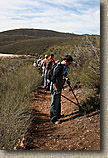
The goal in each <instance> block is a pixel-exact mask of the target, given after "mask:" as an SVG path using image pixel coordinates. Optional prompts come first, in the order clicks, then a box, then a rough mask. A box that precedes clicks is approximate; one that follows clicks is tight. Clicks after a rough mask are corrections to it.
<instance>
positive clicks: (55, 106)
mask: <svg viewBox="0 0 108 158" xmlns="http://www.w3.org/2000/svg"><path fill="white" fill-rule="evenodd" d="M60 101H61V94H55V93H52V100H51V107H50V120H51V121H52V122H53V123H54V122H56V121H57V120H58V119H59V118H60V113H61V103H60Z"/></svg>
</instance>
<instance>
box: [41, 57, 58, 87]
mask: <svg viewBox="0 0 108 158" xmlns="http://www.w3.org/2000/svg"><path fill="white" fill-rule="evenodd" d="M53 58H54V54H51V55H50V57H49V58H48V59H46V60H45V61H44V63H43V66H45V73H44V88H45V89H46V90H49V89H50V81H49V80H48V87H47V73H48V70H50V69H51V67H52V65H53V64H55V61H54V59H53Z"/></svg>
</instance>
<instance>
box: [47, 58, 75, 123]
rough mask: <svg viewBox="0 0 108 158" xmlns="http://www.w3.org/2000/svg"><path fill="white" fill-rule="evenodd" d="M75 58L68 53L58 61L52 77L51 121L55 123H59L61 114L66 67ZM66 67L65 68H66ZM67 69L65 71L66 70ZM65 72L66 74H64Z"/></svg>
mask: <svg viewBox="0 0 108 158" xmlns="http://www.w3.org/2000/svg"><path fill="white" fill-rule="evenodd" d="M72 61H73V58H72V57H71V56H70V55H66V56H65V57H64V59H63V61H62V62H61V63H58V64H57V65H56V66H55V68H54V70H53V75H52V77H51V94H52V100H51V107H50V121H51V122H52V123H54V124H59V123H60V120H58V119H60V118H61V117H62V115H61V91H62V89H63V83H64V81H63V77H64V75H66V73H67V71H66V67H67V70H69V68H68V66H69V65H70V64H71V63H72ZM64 68H65V69H64ZM64 70H65V71H64ZM64 72H65V74H64Z"/></svg>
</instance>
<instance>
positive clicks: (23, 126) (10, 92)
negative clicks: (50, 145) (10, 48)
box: [0, 63, 41, 150]
mask: <svg viewBox="0 0 108 158" xmlns="http://www.w3.org/2000/svg"><path fill="white" fill-rule="evenodd" d="M11 64H12V63H11ZM17 64H18V63H17ZM23 64H24V63H23ZM11 66H12V65H11ZM3 67H5V66H4V65H3ZM7 71H8V70H7ZM0 83H1V85H2V87H1V90H0V92H1V101H0V127H1V128H0V148H1V149H5V150H6V149H10V150H12V149H13V148H14V146H15V145H16V143H17V142H18V139H19V138H20V136H21V135H23V134H25V133H26V132H27V129H28V127H29V126H30V124H31V118H30V117H31V110H30V101H31V97H32V96H31V95H30V94H31V92H32V91H33V90H34V89H35V88H37V87H38V86H39V85H40V84H41V76H40V75H39V73H38V72H37V69H36V68H35V67H33V66H32V65H31V64H25V65H23V66H20V67H16V69H15V71H12V72H10V73H6V74H5V73H4V74H2V80H1V81H0Z"/></svg>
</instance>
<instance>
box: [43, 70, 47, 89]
mask: <svg viewBox="0 0 108 158" xmlns="http://www.w3.org/2000/svg"><path fill="white" fill-rule="evenodd" d="M46 86H47V70H45V73H44V87H46Z"/></svg>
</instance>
